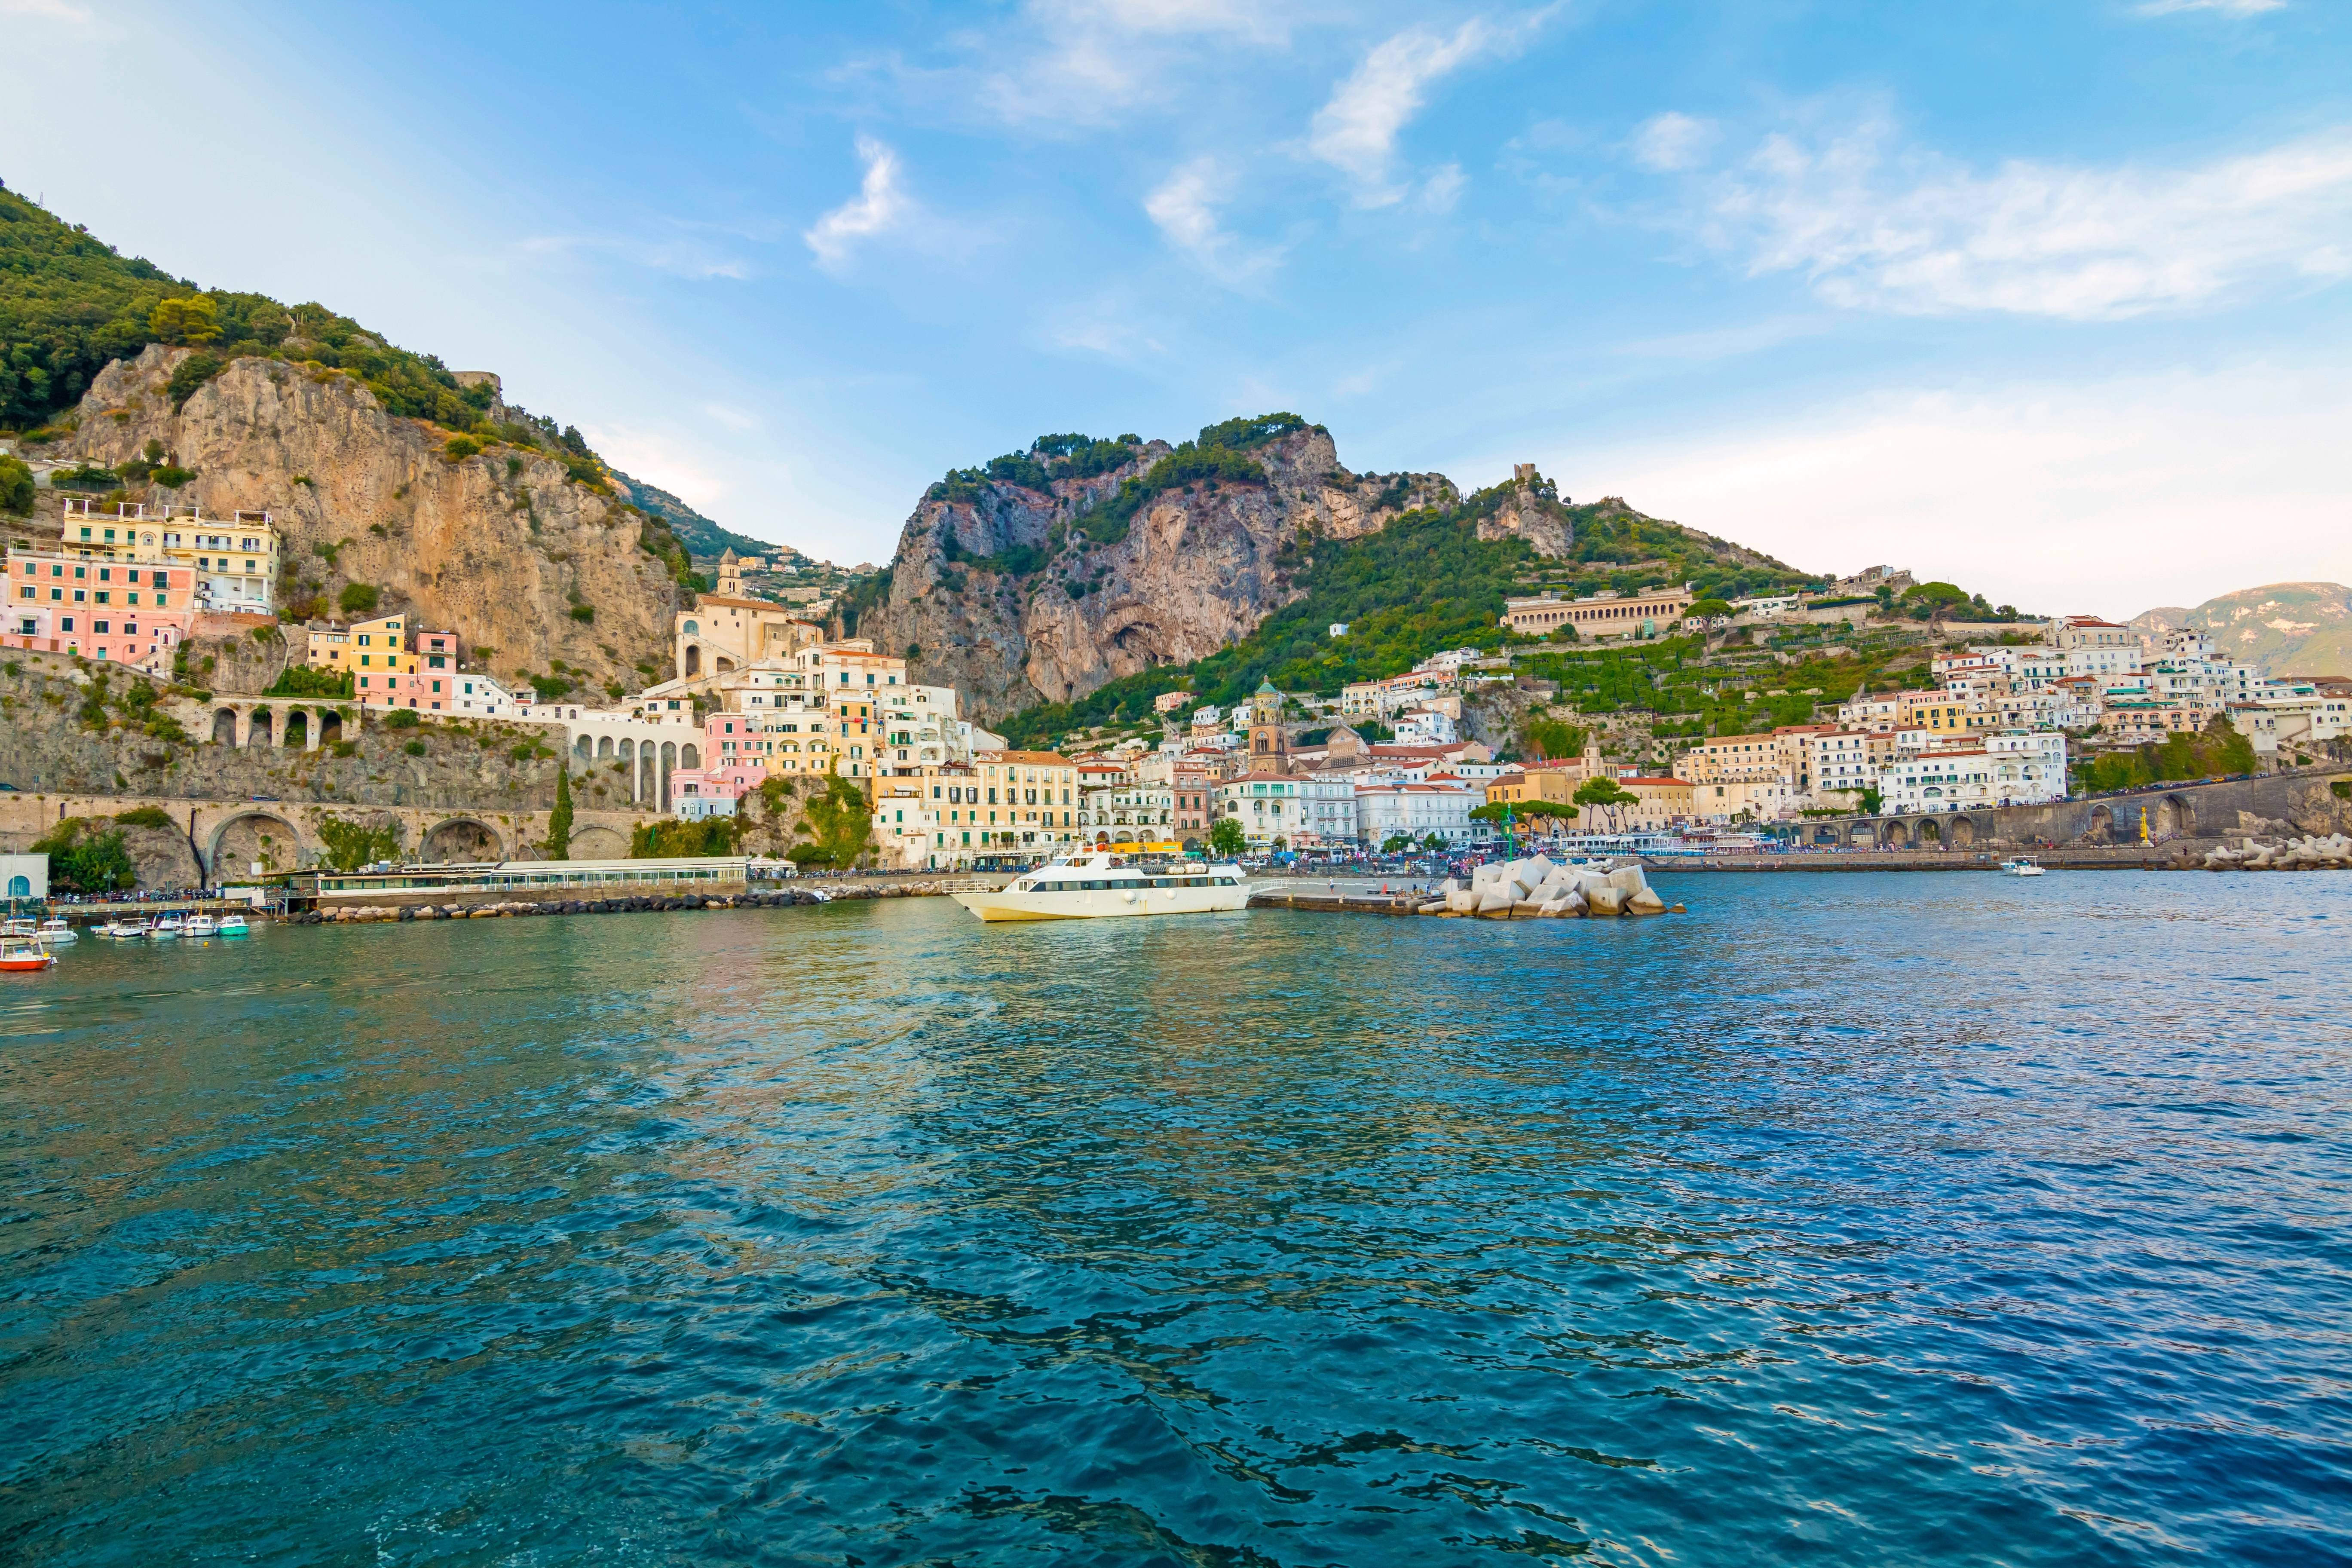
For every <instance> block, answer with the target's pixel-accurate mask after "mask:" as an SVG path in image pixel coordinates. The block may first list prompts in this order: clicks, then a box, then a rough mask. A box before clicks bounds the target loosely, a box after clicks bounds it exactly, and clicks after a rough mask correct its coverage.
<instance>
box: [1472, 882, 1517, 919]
mask: <svg viewBox="0 0 2352 1568" xmlns="http://www.w3.org/2000/svg"><path fill="white" fill-rule="evenodd" d="M1511 902H1512V900H1511V896H1510V895H1509V894H1508V893H1506V892H1504V891H1502V890H1501V889H1494V890H1492V891H1489V892H1485V893H1481V894H1479V895H1478V918H1479V919H1480V920H1486V921H1507V920H1509V919H1510V918H1511Z"/></svg>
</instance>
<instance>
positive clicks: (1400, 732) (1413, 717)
mask: <svg viewBox="0 0 2352 1568" xmlns="http://www.w3.org/2000/svg"><path fill="white" fill-rule="evenodd" d="M1391 729H1393V730H1394V731H1396V743H1397V744H1398V745H1400V746H1450V745H1452V744H1454V742H1456V741H1458V740H1460V739H1461V738H1462V736H1461V732H1460V731H1458V730H1457V729H1456V728H1455V727H1454V720H1453V717H1452V716H1451V715H1450V714H1447V713H1444V712H1441V711H1440V710H1437V709H1434V708H1416V709H1414V710H1412V712H1410V713H1400V714H1399V715H1397V721H1396V722H1395V723H1394V724H1393V725H1391Z"/></svg>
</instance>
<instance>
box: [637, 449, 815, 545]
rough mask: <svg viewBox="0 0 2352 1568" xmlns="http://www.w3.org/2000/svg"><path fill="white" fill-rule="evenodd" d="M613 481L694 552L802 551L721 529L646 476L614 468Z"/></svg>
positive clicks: (746, 534)
mask: <svg viewBox="0 0 2352 1568" xmlns="http://www.w3.org/2000/svg"><path fill="white" fill-rule="evenodd" d="M613 480H614V484H616V485H618V486H619V487H620V489H621V492H622V493H623V494H624V495H625V496H627V497H628V498H629V499H630V500H633V501H635V502H636V503H637V505H638V506H639V507H640V508H642V509H643V510H646V511H649V512H651V513H653V514H654V515H655V516H656V517H658V518H660V519H661V520H662V521H664V522H667V523H668V524H669V531H671V532H672V533H674V534H676V535H677V538H678V542H680V543H681V544H684V545H685V546H686V548H687V551H688V553H690V554H694V555H699V556H712V555H721V554H724V553H725V552H728V551H730V550H732V551H733V552H735V553H736V554H738V555H761V556H767V555H781V556H785V557H793V558H796V557H798V556H799V554H800V552H799V551H797V550H794V549H793V548H792V547H791V546H789V545H784V544H773V543H771V542H768V541H766V540H764V539H754V538H752V537H751V535H750V534H748V533H737V532H735V531H733V530H732V529H727V528H721V527H720V526H719V524H717V523H715V522H713V521H710V520H709V518H707V517H705V516H703V515H702V514H701V513H700V512H698V511H697V510H694V509H693V508H692V507H690V506H688V505H687V504H686V502H684V501H682V500H678V498H677V497H676V496H674V495H672V494H670V493H669V492H668V491H667V490H666V489H660V488H658V487H657V486H654V485H649V484H647V483H646V481H645V480H643V479H631V478H630V477H629V476H628V475H626V474H625V473H622V472H621V471H620V470H619V469H617V468H615V469H614V470H613Z"/></svg>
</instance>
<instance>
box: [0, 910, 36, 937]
mask: <svg viewBox="0 0 2352 1568" xmlns="http://www.w3.org/2000/svg"><path fill="white" fill-rule="evenodd" d="M40 934H41V928H40V927H39V926H38V925H37V924H36V923H35V922H34V921H33V920H32V919H31V917H29V916H26V915H11V916H9V917H8V918H7V919H6V920H5V921H0V941H5V940H6V939H7V938H9V937H12V936H31V937H37V936H39V935H40Z"/></svg>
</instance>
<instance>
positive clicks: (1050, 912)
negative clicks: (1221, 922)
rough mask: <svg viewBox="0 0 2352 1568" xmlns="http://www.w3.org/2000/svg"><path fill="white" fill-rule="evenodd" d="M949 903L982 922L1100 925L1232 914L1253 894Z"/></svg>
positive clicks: (1056, 896)
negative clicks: (1148, 918) (1103, 922)
mask: <svg viewBox="0 0 2352 1568" xmlns="http://www.w3.org/2000/svg"><path fill="white" fill-rule="evenodd" d="M949 897H950V898H952V899H954V900H955V901H956V902H957V903H959V904H961V905H962V906H963V907H964V908H965V909H966V910H970V911H971V913H973V914H975V915H977V916H979V917H980V918H981V919H982V920H983V921H988V922H989V923H990V924H994V923H996V922H997V921H1097V920H1129V919H1133V918H1136V917H1138V916H1142V915H1213V914H1231V913H1234V912H1235V911H1237V910H1243V909H1246V908H1247V907H1248V905H1249V889H1248V888H1247V887H1244V886H1235V887H1228V888H1137V889H1132V890H1131V891H1130V890H1128V889H1090V890H1088V891H1086V892H1077V893H1014V892H1009V891H1003V890H999V891H996V892H990V893H951V894H950V895H949Z"/></svg>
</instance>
